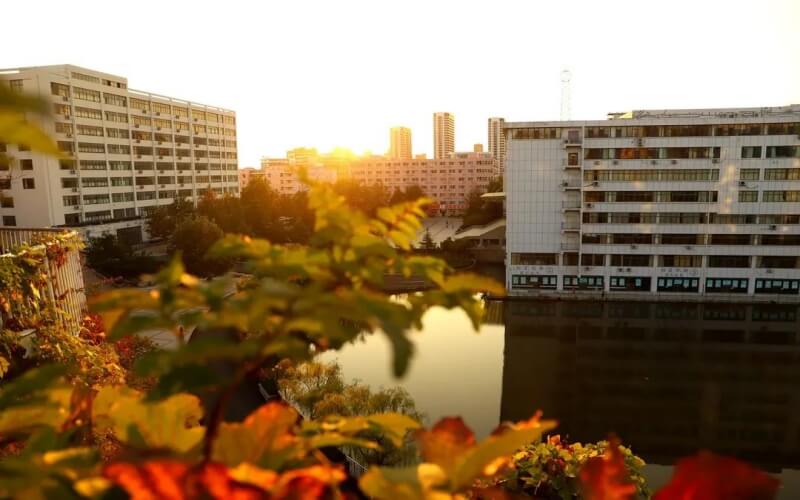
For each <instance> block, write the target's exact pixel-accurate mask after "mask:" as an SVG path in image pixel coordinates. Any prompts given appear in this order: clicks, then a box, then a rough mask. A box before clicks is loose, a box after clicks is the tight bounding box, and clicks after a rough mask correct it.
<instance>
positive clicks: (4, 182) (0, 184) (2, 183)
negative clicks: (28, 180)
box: [0, 177, 11, 189]
mask: <svg viewBox="0 0 800 500" xmlns="http://www.w3.org/2000/svg"><path fill="white" fill-rule="evenodd" d="M0 189H11V179H10V178H8V177H5V178H3V177H0Z"/></svg>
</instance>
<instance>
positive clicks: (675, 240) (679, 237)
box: [661, 234, 703, 245]
mask: <svg viewBox="0 0 800 500" xmlns="http://www.w3.org/2000/svg"><path fill="white" fill-rule="evenodd" d="M661 244H662V245H698V244H699V245H702V244H703V237H702V235H698V234H662V235H661Z"/></svg>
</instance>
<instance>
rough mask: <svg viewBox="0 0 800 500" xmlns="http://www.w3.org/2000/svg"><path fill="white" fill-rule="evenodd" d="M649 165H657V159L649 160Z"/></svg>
mask: <svg viewBox="0 0 800 500" xmlns="http://www.w3.org/2000/svg"><path fill="white" fill-rule="evenodd" d="M650 165H658V160H650Z"/></svg>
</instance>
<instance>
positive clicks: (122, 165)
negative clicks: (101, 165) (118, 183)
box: [108, 151, 131, 170]
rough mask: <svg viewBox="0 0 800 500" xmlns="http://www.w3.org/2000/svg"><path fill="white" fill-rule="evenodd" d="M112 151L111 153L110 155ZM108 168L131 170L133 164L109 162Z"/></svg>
mask: <svg viewBox="0 0 800 500" xmlns="http://www.w3.org/2000/svg"><path fill="white" fill-rule="evenodd" d="M110 152H111V151H109V153H110ZM108 168H109V169H110V170H130V169H131V162H129V161H109V162H108Z"/></svg>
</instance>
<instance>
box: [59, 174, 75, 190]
mask: <svg viewBox="0 0 800 500" xmlns="http://www.w3.org/2000/svg"><path fill="white" fill-rule="evenodd" d="M61 187H62V188H66V189H69V188H77V187H78V179H77V178H75V177H62V178H61Z"/></svg>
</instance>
